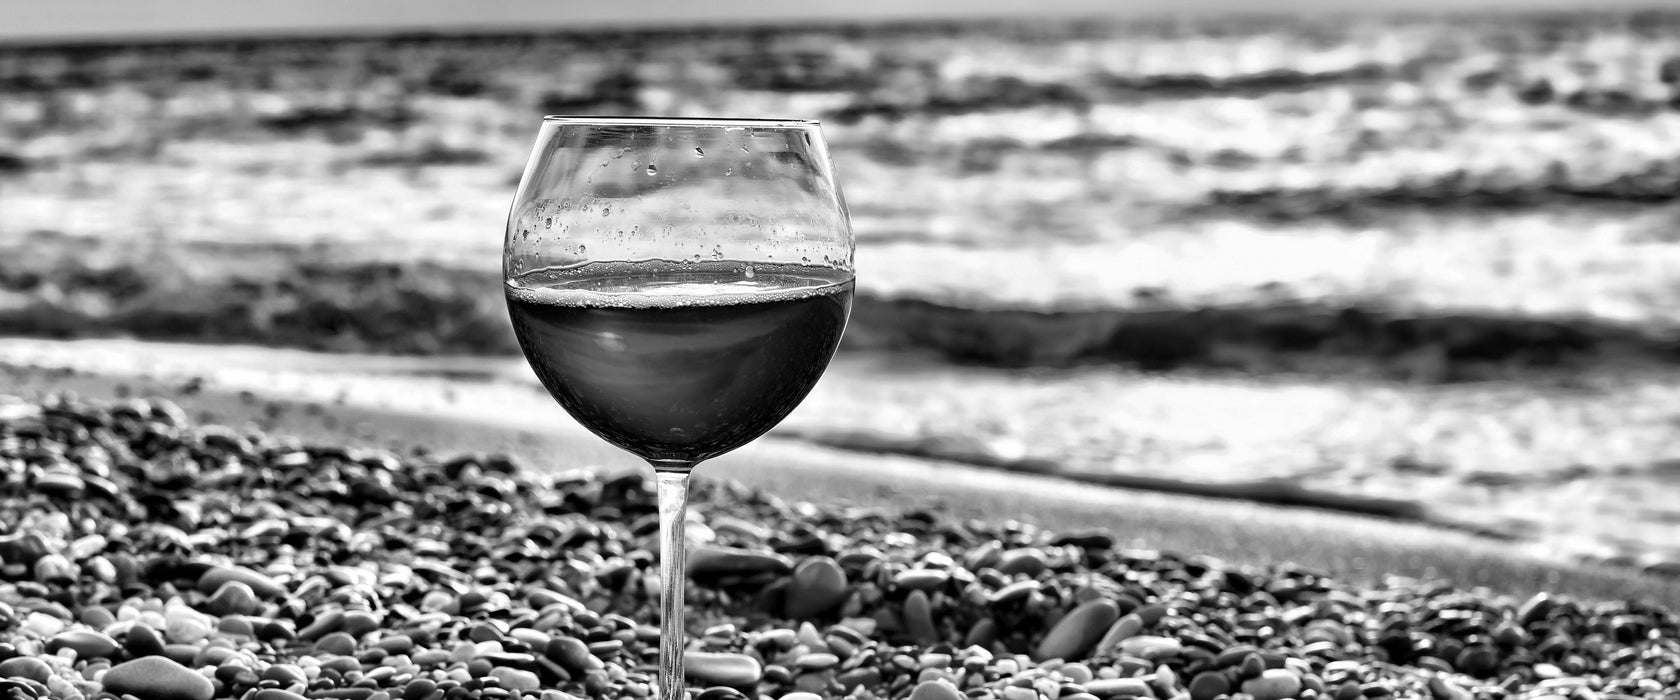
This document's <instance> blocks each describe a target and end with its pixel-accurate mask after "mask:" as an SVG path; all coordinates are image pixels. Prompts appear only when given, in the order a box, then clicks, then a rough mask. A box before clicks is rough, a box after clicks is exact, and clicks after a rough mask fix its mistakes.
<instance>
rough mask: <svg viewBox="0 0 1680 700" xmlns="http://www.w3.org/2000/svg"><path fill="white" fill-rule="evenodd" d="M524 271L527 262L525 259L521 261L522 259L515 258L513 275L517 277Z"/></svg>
mask: <svg viewBox="0 0 1680 700" xmlns="http://www.w3.org/2000/svg"><path fill="white" fill-rule="evenodd" d="M524 270H525V261H524V260H523V259H520V258H514V259H513V273H514V274H516V275H517V274H519V273H520V272H523V271H524Z"/></svg>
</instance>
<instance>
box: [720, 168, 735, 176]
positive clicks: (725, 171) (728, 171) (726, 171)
mask: <svg viewBox="0 0 1680 700" xmlns="http://www.w3.org/2000/svg"><path fill="white" fill-rule="evenodd" d="M734 174H735V169H734V168H724V169H723V176H724V177H729V176H730V175H734Z"/></svg>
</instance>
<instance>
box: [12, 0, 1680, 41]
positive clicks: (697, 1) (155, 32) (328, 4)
mask: <svg viewBox="0 0 1680 700" xmlns="http://www.w3.org/2000/svg"><path fill="white" fill-rule="evenodd" d="M1673 1H1674V0H1470V2H1466V1H1465V0H1269V1H1260V2H1257V1H1256V0H775V1H770V0H587V1H580V0H0V39H46V38H63V37H122V36H178V35H184V34H248V33H264V32H296V31H304V32H307V31H348V32H360V31H378V30H391V29H469V28H508V27H543V28H549V27H552V28H562V29H563V28H572V27H587V26H592V25H602V24H620V25H622V24H691V23H698V22H711V23H739V22H743V21H776V20H819V21H820V20H885V19H898V18H950V17H972V16H1011V15H1014V16H1034V15H1040V16H1043V15H1047V16H1080V15H1093V16H1101V15H1126V14H1147V13H1161V12H1175V11H1197V12H1201V11H1221V10H1231V9H1242V10H1246V11H1253V10H1265V9H1274V10H1286V11H1299V12H1310V11H1324V10H1383V9H1410V10H1424V11H1434V10H1449V9H1455V8H1464V7H1472V8H1478V9H1495V10H1498V9H1529V8H1565V9H1570V8H1576V9H1578V8H1597V9H1612V8H1632V7H1661V6H1663V5H1665V4H1667V3H1670V2H1673Z"/></svg>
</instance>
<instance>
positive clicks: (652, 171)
mask: <svg viewBox="0 0 1680 700" xmlns="http://www.w3.org/2000/svg"><path fill="white" fill-rule="evenodd" d="M647 174H649V175H658V174H659V166H657V165H653V164H651V163H650V164H648V166H647Z"/></svg>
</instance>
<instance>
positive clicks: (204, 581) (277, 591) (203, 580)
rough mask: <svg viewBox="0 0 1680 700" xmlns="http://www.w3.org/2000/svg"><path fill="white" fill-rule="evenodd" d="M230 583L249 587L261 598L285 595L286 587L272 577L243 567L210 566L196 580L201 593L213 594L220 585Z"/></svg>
mask: <svg viewBox="0 0 1680 700" xmlns="http://www.w3.org/2000/svg"><path fill="white" fill-rule="evenodd" d="M230 581H238V582H239V583H243V584H245V585H246V586H249V587H250V588H251V591H252V592H253V593H255V594H256V595H258V596H261V597H263V598H279V597H281V596H284V595H286V587H285V586H282V585H280V583H279V582H277V581H275V580H274V579H273V578H272V577H270V576H268V575H266V574H262V573H258V572H256V571H252V570H251V569H247V568H245V567H243V566H212V567H210V568H209V569H206V570H205V571H204V574H203V575H201V576H199V578H198V590H199V591H201V592H203V593H215V592H216V590H217V589H219V588H221V587H222V584H225V583H228V582H230Z"/></svg>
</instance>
